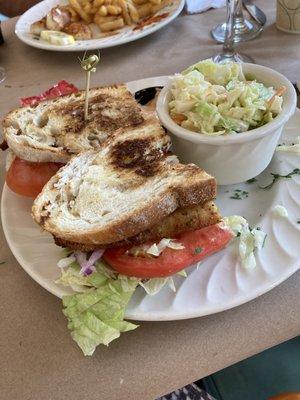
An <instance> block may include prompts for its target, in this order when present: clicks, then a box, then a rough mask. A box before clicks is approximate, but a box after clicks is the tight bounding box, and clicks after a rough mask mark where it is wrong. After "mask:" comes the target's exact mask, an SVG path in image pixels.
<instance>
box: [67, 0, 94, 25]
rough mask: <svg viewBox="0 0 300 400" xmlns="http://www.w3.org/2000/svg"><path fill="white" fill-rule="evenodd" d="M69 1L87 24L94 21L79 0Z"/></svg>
mask: <svg viewBox="0 0 300 400" xmlns="http://www.w3.org/2000/svg"><path fill="white" fill-rule="evenodd" d="M69 2H70V5H71V7H72V8H74V10H75V11H76V12H77V14H79V15H80V17H81V18H82V19H83V20H84V22H86V23H87V24H89V23H90V22H92V21H91V18H90V16H89V14H88V13H87V12H86V11H85V10H84V9H83V7H82V6H81V4H80V3H79V1H78V0H69Z"/></svg>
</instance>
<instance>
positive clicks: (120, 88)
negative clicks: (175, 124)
mask: <svg viewBox="0 0 300 400" xmlns="http://www.w3.org/2000/svg"><path fill="white" fill-rule="evenodd" d="M84 101H85V91H79V92H77V93H72V94H69V95H66V96H62V97H58V98H56V99H53V100H45V101H42V102H40V103H39V104H37V105H35V106H26V107H20V108H17V109H15V110H13V111H11V112H10V113H8V114H7V115H6V116H5V117H4V119H3V122H2V125H3V132H4V138H5V140H6V141H7V144H8V146H9V147H10V149H11V150H12V151H13V152H14V153H15V154H16V155H17V156H18V157H20V158H22V159H24V160H27V161H32V162H49V161H51V162H62V163H65V162H67V161H69V159H70V158H71V156H73V155H74V154H78V153H80V152H82V151H86V150H93V149H98V148H99V147H100V146H101V144H102V143H103V141H104V140H106V139H107V137H108V136H109V135H110V134H111V133H112V132H114V131H115V130H116V129H119V128H121V127H125V126H131V125H132V126H134V125H138V124H140V123H141V122H143V121H144V116H143V112H142V110H141V107H140V106H139V104H138V103H137V102H136V100H135V99H134V97H133V95H132V94H131V93H130V92H129V91H128V89H127V87H126V86H125V85H116V86H107V87H100V88H94V89H91V90H90V92H89V113H88V120H87V121H85V120H84Z"/></svg>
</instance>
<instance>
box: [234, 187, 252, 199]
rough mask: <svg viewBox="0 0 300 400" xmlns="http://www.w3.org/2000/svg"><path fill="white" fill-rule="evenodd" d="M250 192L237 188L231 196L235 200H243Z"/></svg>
mask: <svg viewBox="0 0 300 400" xmlns="http://www.w3.org/2000/svg"><path fill="white" fill-rule="evenodd" d="M248 195H249V192H246V190H241V189H236V190H235V191H234V193H233V195H232V196H230V199H234V200H243V199H245V198H246V197H248Z"/></svg>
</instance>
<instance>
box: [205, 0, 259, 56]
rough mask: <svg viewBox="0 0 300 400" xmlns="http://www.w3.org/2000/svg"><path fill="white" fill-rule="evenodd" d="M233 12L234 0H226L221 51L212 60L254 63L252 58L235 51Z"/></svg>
mask: <svg viewBox="0 0 300 400" xmlns="http://www.w3.org/2000/svg"><path fill="white" fill-rule="evenodd" d="M234 12H235V0H227V21H226V32H225V41H224V44H223V51H222V53H219V54H216V55H215V56H213V57H212V59H213V61H214V62H219V63H222V62H228V61H235V62H250V63H254V60H253V59H252V58H251V57H249V56H247V55H245V54H241V53H237V52H236V51H235V42H234V35H235V33H234Z"/></svg>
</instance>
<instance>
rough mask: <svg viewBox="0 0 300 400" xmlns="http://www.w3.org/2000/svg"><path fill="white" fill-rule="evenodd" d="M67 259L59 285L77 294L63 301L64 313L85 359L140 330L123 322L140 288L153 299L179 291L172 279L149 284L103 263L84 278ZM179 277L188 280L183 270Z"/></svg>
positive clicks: (62, 263) (70, 256)
mask: <svg viewBox="0 0 300 400" xmlns="http://www.w3.org/2000/svg"><path fill="white" fill-rule="evenodd" d="M174 246H175V247H177V246H179V244H178V243H175V244H174ZM65 255H66V253H64V256H65ZM67 255H68V257H64V258H63V259H62V260H60V261H59V262H58V266H59V268H60V270H61V276H60V277H59V279H58V280H57V281H56V283H59V284H61V285H64V286H67V287H71V288H72V289H73V290H74V291H75V292H76V293H75V294H72V295H68V296H64V297H63V306H64V309H63V313H64V315H65V316H66V317H67V319H68V328H69V329H70V330H71V335H72V338H73V339H74V340H75V342H76V343H77V344H78V346H79V347H80V348H81V350H82V351H83V353H84V355H88V356H90V355H92V354H93V352H94V351H95V349H96V347H97V346H98V345H100V344H104V345H108V344H109V343H110V342H111V341H112V340H114V339H116V338H118V337H119V336H120V334H121V333H122V332H127V331H130V330H133V329H135V328H137V325H134V324H132V323H130V322H127V321H124V315H125V310H126V306H127V304H128V302H129V301H130V299H131V297H132V295H133V293H134V291H135V289H136V287H137V286H138V285H140V286H141V287H143V288H144V290H145V291H146V293H147V294H149V295H151V296H153V295H155V294H156V293H158V292H159V291H160V290H161V289H162V288H163V287H165V286H168V287H169V288H170V289H171V290H173V291H176V288H175V284H174V281H173V278H172V277H165V278H151V279H147V280H141V279H139V278H133V277H128V276H124V275H121V274H118V273H117V272H115V271H113V270H112V269H111V268H110V267H109V266H108V265H107V264H106V263H105V262H103V261H102V260H100V261H99V260H98V261H96V262H95V263H94V269H93V272H92V273H91V274H89V275H85V274H83V273H82V267H81V266H80V265H79V263H78V262H77V261H76V258H75V256H74V255H73V253H71V252H68V253H67ZM85 259H86V256H85ZM178 275H180V276H183V277H186V276H187V275H186V272H185V271H184V270H183V271H181V272H180V273H178Z"/></svg>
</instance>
